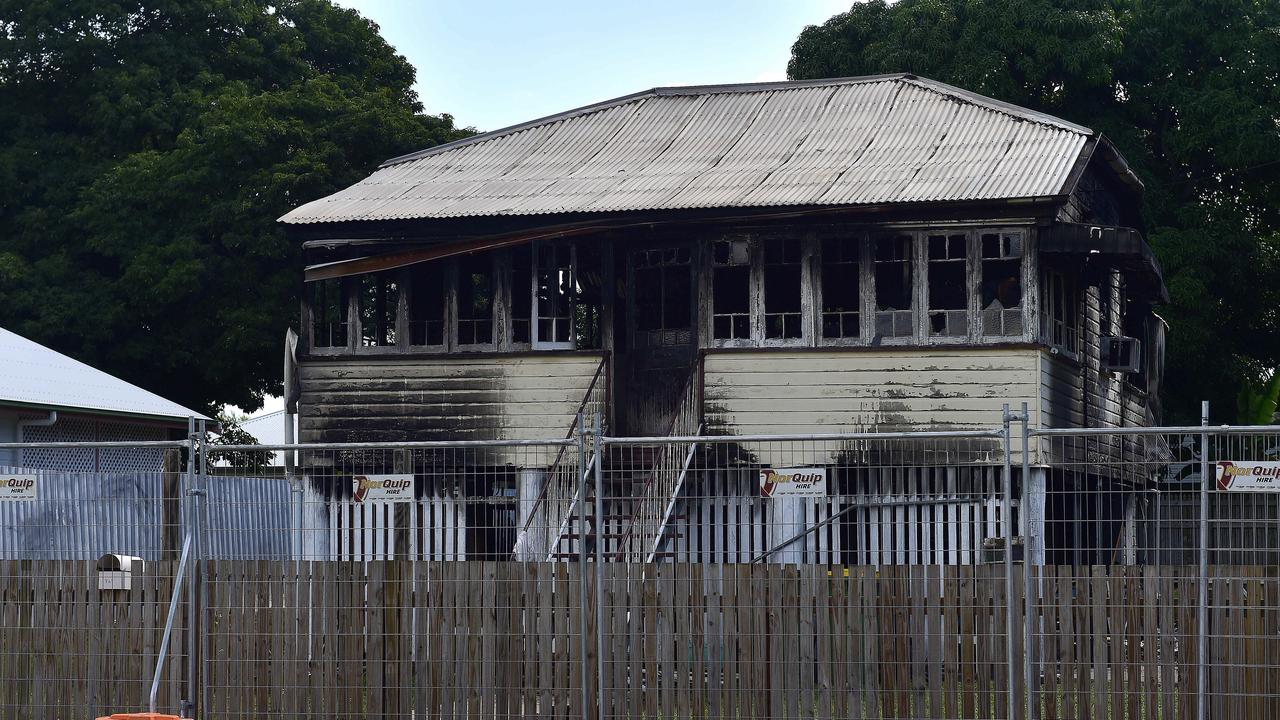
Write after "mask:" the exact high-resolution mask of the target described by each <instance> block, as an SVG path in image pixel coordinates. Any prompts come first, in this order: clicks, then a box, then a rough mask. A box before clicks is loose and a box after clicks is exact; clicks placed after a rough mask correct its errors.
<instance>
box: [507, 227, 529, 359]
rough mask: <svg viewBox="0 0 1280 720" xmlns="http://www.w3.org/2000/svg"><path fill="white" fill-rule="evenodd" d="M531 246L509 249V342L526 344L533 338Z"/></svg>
mask: <svg viewBox="0 0 1280 720" xmlns="http://www.w3.org/2000/svg"><path fill="white" fill-rule="evenodd" d="M533 280H534V275H533V247H532V246H530V245H518V246H516V247H514V248H512V250H511V308H510V312H509V314H510V317H511V342H513V343H516V344H519V345H528V344H529V343H530V341H531V340H532V339H533V291H532V290H531V289H530V288H532V287H533Z"/></svg>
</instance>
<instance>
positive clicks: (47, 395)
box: [0, 328, 209, 420]
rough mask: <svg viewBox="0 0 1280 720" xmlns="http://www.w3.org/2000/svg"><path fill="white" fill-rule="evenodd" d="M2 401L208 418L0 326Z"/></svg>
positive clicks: (55, 408) (164, 416) (0, 401)
mask: <svg viewBox="0 0 1280 720" xmlns="http://www.w3.org/2000/svg"><path fill="white" fill-rule="evenodd" d="M0 405H22V406H26V407H40V408H49V409H54V410H64V409H66V410H81V411H86V412H92V413H108V414H117V415H130V416H134V417H156V418H166V419H180V420H185V419H186V418H188V417H194V418H196V419H202V418H203V419H205V420H208V419H209V418H207V417H205V416H204V415H202V414H200V413H198V412H196V411H195V410H190V409H188V408H185V407H182V406H181V405H179V404H177V403H175V402H170V401H168V400H165V399H164V398H162V397H160V396H159V395H156V394H155V393H153V392H149V391H147V390H143V389H142V388H140V387H138V386H137V385H132V384H130V383H127V382H125V381H124V380H121V379H120V378H118V377H115V376H114V375H109V374H107V373H105V372H103V371H101V370H98V369H97V368H94V367H90V366H89V365H86V364H84V363H82V362H80V361H79V360H75V359H73V358H70V357H67V356H66V355H63V354H62V353H60V352H57V351H54V350H50V349H49V348H47V347H45V346H43V345H41V344H39V343H36V342H33V341H31V340H28V339H26V338H24V337H22V336H21V335H17V334H15V333H12V332H9V331H8V330H5V329H4V328H0Z"/></svg>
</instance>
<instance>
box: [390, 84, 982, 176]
mask: <svg viewBox="0 0 1280 720" xmlns="http://www.w3.org/2000/svg"><path fill="white" fill-rule="evenodd" d="M914 79H918V76H916V75H913V74H911V73H886V74H883V75H854V76H850V77H838V78H819V79H815V80H773V81H770V82H750V83H722V84H717V85H668V86H660V87H652V88H649V89H647V90H641V91H639V92H634V93H631V94H629V95H623V96H621V97H616V98H612V99H610V100H601V101H600V102H595V103H591V104H589V105H582V106H580V107H576V108H572V109H569V110H564V111H561V112H558V113H554V114H551V115H545V116H543V117H540V118H535V119H533V120H526V121H524V122H521V123H516V124H515V125H508V126H507V127H503V128H498V129H497V130H489V131H486V132H482V133H478V134H476V135H472V136H471V137H465V138H460V139H458V140H453V141H450V142H447V143H441V144H439V145H432V146H431V147H429V148H423V149H422V150H415V151H414V152H411V153H406V154H404V155H397V156H396V157H393V158H389V159H387V160H384V161H383V162H382V164H381V165H379V166H378V169H379V170H381V169H382V168H385V167H391V166H393V165H399V164H401V163H406V162H409V161H411V160H419V159H421V158H424V157H428V156H431V155H437V154H439V153H442V152H446V151H448V150H455V149H457V148H460V147H466V146H468V145H475V144H478V143H482V142H488V141H490V140H496V139H498V138H500V137H504V136H507V135H513V134H515V133H518V132H521V131H523V130H528V129H529V128H532V127H536V126H538V125H546V124H548V123H553V122H559V121H561V120H568V119H569V118H575V117H580V116H582V115H587V114H590V113H593V112H599V111H601V110H608V109H609V108H612V107H617V106H619V105H626V104H627V103H630V102H635V101H636V100H643V99H645V98H648V97H672V96H676V97H678V96H682V95H718V94H722V93H731V92H765V91H769V90H790V89H800V88H810V87H822V86H825V85H831V86H834V85H859V84H862V83H870V82H883V81H885V80H914ZM992 102H998V101H992Z"/></svg>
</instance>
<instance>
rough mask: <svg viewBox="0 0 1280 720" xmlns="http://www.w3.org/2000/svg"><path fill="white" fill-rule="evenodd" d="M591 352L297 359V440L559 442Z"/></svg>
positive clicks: (592, 368)
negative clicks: (407, 357)
mask: <svg viewBox="0 0 1280 720" xmlns="http://www.w3.org/2000/svg"><path fill="white" fill-rule="evenodd" d="M600 360H601V356H600V355H596V354H584V353H573V354H567V353H566V354H547V355H527V356H521V355H512V356H507V357H501V356H487V357H467V356H465V355H453V356H436V357H415V358H413V359H384V358H373V357H361V358H359V362H351V361H345V362H344V361H341V360H319V359H311V360H304V361H303V362H301V363H300V364H299V375H300V378H301V385H302V397H301V400H300V405H301V406H300V408H299V410H300V412H299V414H300V422H299V433H300V435H301V439H302V441H303V442H359V441H388V442H391V441H415V440H538V439H542V440H546V439H558V438H562V437H564V435H565V433H566V432H568V430H569V426H570V424H571V423H572V422H573V418H574V416H575V414H576V413H577V411H578V407H579V406H580V405H581V403H582V399H583V397H584V396H585V395H586V392H587V388H588V387H589V386H590V384H591V379H592V377H594V376H595V373H596V369H597V368H598V367H599V365H600Z"/></svg>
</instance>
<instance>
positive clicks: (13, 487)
mask: <svg viewBox="0 0 1280 720" xmlns="http://www.w3.org/2000/svg"><path fill="white" fill-rule="evenodd" d="M39 499H40V476H38V475H35V474H31V473H21V474H14V473H8V474H4V475H0V502H2V501H5V500H39Z"/></svg>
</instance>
